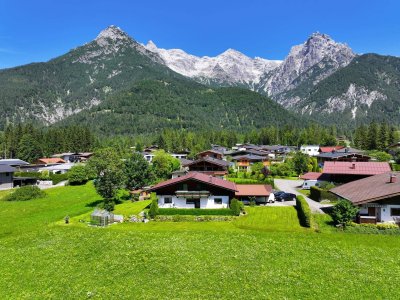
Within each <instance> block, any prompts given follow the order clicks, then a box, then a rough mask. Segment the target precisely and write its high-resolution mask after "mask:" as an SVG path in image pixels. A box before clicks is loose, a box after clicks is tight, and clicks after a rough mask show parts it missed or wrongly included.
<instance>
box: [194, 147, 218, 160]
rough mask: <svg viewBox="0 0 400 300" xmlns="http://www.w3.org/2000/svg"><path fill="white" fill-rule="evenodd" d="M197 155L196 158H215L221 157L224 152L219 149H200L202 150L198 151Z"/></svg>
mask: <svg viewBox="0 0 400 300" xmlns="http://www.w3.org/2000/svg"><path fill="white" fill-rule="evenodd" d="M197 157H198V158H202V157H211V158H215V159H223V158H224V153H223V151H220V150H215V149H210V150H206V151H202V152H200V153H198V154H197Z"/></svg>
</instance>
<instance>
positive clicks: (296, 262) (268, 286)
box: [0, 184, 400, 299]
mask: <svg viewBox="0 0 400 300" xmlns="http://www.w3.org/2000/svg"><path fill="white" fill-rule="evenodd" d="M48 193H49V196H48V197H47V198H46V199H43V200H34V201H32V202H24V203H8V202H5V201H0V212H1V215H0V219H1V220H2V222H1V224H0V226H1V227H0V232H1V233H2V234H1V235H0V261H1V262H2V263H1V273H2V276H1V277H0V298H17V299H26V298H29V299H31V298H34V299H42V298H62V299H82V298H94V299H113V298H123V299H132V298H135V299H195V298H201V299H228V298H230V299H236V298H254V299H271V298H274V299H310V298H313V299H322V298H324V299H326V298H343V299H377V298H378V299H382V298H385V299H396V298H399V296H400V292H399V291H398V289H393V284H395V282H397V277H398V276H397V274H399V272H400V265H399V264H398V261H399V259H400V253H399V251H398V246H399V240H398V238H397V237H392V236H369V235H355V234H340V233H335V234H329V233H320V234H317V233H313V232H311V231H309V230H305V229H301V228H300V227H299V225H298V221H297V222H296V221H295V212H294V211H293V210H292V211H290V208H282V209H281V208H270V207H266V208H261V209H260V208H249V214H248V216H247V217H244V218H243V219H239V220H237V221H234V222H204V223H200V222H198V223H157V222H154V223H149V224H122V225H121V226H120V225H116V226H111V227H109V228H89V227H79V226H74V225H72V226H69V225H63V226H59V225H55V223H54V222H56V221H57V220H59V219H62V218H63V217H64V216H65V214H69V215H70V216H74V215H79V214H82V213H85V212H87V211H89V210H91V209H92V208H91V207H90V205H91V203H93V202H95V201H96V200H98V197H97V196H96V194H95V192H94V189H93V187H92V186H91V185H90V184H89V185H86V186H83V187H66V188H60V189H53V190H51V191H50V190H49V191H48ZM292 226H293V227H292ZM240 227H242V228H245V227H248V228H251V229H255V230H245V229H242V228H240ZM266 227H271V228H272V227H274V228H275V229H276V230H272V229H271V230H264V229H265V228H266ZM15 228H18V230H15ZM279 228H283V229H285V230H287V231H278V230H279ZM291 228H292V229H293V230H291ZM258 229H262V230H258ZM5 231H9V232H10V234H7V235H4V234H3V233H4V232H5Z"/></svg>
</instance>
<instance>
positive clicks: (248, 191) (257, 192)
mask: <svg viewBox="0 0 400 300" xmlns="http://www.w3.org/2000/svg"><path fill="white" fill-rule="evenodd" d="M236 190H237V192H236V193H235V196H237V197H243V196H250V197H251V196H254V197H268V196H269V194H270V193H271V192H272V186H270V185H268V184H237V185H236Z"/></svg>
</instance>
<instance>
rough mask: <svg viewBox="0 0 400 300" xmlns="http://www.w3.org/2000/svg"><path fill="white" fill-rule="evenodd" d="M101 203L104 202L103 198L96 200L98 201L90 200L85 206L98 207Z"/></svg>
mask: <svg viewBox="0 0 400 300" xmlns="http://www.w3.org/2000/svg"><path fill="white" fill-rule="evenodd" d="M100 203H103V200H96V201H93V202H90V203H88V204H86V205H85V206H86V207H96V206H98V205H99V204H100Z"/></svg>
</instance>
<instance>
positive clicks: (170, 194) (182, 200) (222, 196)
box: [150, 172, 236, 208]
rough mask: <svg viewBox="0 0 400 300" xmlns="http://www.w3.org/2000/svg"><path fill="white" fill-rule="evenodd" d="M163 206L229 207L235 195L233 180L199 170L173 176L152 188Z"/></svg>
mask: <svg viewBox="0 0 400 300" xmlns="http://www.w3.org/2000/svg"><path fill="white" fill-rule="evenodd" d="M150 191H151V192H155V193H156V194H157V198H158V205H159V207H161V208H173V207H175V208H227V207H229V202H230V200H231V199H232V198H234V197H235V192H236V185H235V183H233V182H230V181H226V180H223V179H221V178H216V177H213V176H209V175H206V174H203V173H199V172H189V173H188V174H186V175H184V176H181V177H177V178H173V179H170V180H167V181H164V182H161V183H159V184H157V185H156V186H154V187H152V188H151V189H150Z"/></svg>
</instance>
